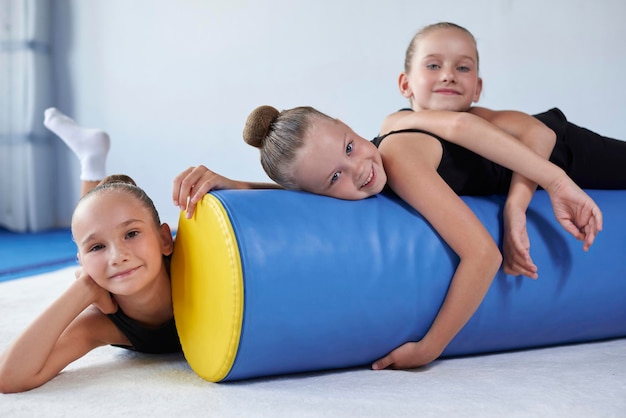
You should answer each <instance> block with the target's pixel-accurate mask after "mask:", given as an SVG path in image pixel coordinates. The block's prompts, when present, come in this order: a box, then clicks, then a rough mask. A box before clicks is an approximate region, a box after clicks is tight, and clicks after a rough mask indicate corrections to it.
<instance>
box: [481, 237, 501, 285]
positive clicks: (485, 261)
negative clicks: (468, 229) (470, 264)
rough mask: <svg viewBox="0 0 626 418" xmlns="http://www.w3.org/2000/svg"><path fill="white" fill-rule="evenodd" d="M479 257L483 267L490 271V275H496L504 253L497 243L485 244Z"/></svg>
mask: <svg viewBox="0 0 626 418" xmlns="http://www.w3.org/2000/svg"><path fill="white" fill-rule="evenodd" d="M477 257H478V258H479V259H480V260H481V264H482V265H483V268H484V269H485V270H486V271H488V272H489V273H490V274H489V275H490V276H492V277H495V275H496V273H497V272H498V270H499V269H500V266H501V265H502V260H503V257H502V253H501V252H500V249H499V248H498V246H497V245H496V243H495V242H494V243H491V244H489V245H485V246H484V247H483V248H482V250H481V251H480V253H479V254H478V255H477Z"/></svg>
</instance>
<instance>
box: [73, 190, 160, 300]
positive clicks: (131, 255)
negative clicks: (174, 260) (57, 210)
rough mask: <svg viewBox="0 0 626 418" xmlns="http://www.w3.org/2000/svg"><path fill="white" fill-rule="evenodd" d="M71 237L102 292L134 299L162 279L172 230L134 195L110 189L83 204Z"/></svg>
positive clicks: (75, 219) (76, 215) (84, 264)
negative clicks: (158, 221) (160, 276)
mask: <svg viewBox="0 0 626 418" xmlns="http://www.w3.org/2000/svg"><path fill="white" fill-rule="evenodd" d="M72 234H73V237H74V240H75V242H76V245H77V246H78V257H79V260H80V264H81V266H82V267H83V269H84V270H85V271H86V272H87V273H88V274H89V275H90V276H91V278H92V279H93V280H94V281H95V282H96V283H97V284H98V285H100V286H101V287H102V288H104V289H106V290H108V291H110V292H112V293H113V294H118V295H131V294H134V293H136V292H139V291H140V290H141V289H143V288H144V287H146V286H148V285H149V284H150V283H152V281H153V280H154V278H155V277H158V276H159V274H163V272H164V271H165V270H164V262H163V255H167V254H170V253H171V244H172V241H171V235H169V234H170V231H169V228H168V227H167V225H161V226H159V225H157V224H156V223H155V221H154V218H153V216H152V214H151V212H150V211H149V210H148V209H147V208H146V207H145V206H144V205H142V204H141V203H140V201H139V200H138V199H137V198H136V197H134V196H132V195H130V194H129V193H126V192H123V191H120V190H106V191H102V192H100V193H97V194H94V195H92V196H89V197H87V198H85V199H83V200H82V201H81V202H80V203H79V205H78V206H77V207H76V210H75V212H74V216H73V218H72Z"/></svg>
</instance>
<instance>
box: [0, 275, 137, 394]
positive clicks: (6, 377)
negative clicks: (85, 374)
mask: <svg viewBox="0 0 626 418" xmlns="http://www.w3.org/2000/svg"><path fill="white" fill-rule="evenodd" d="M92 303H95V304H98V306H99V307H100V308H101V309H105V310H106V311H110V312H114V311H115V309H116V307H115V304H114V303H113V301H112V300H111V297H110V296H109V293H108V292H106V291H105V290H104V289H102V288H100V287H99V286H98V285H97V284H96V283H95V282H94V281H93V280H92V279H91V278H90V277H89V276H87V275H86V274H83V275H81V276H80V277H79V278H78V279H77V280H75V281H74V282H73V283H72V284H71V286H70V287H69V288H68V289H67V290H66V291H65V292H64V293H62V294H61V296H60V297H59V298H58V299H57V300H55V301H54V302H53V303H52V305H50V306H49V307H48V308H47V309H46V310H45V311H44V312H43V313H41V314H40V315H39V317H37V318H36V319H35V320H34V321H33V322H32V323H31V324H30V325H29V326H28V328H26V330H25V331H24V332H23V333H22V334H21V335H20V336H19V337H18V338H17V339H16V340H15V341H14V342H13V343H12V344H11V345H10V346H9V347H8V348H7V350H6V351H5V352H4V353H3V354H2V356H0V392H2V393H12V392H22V391H25V390H29V389H33V388H35V387H38V386H41V385H42V384H44V383H45V382H47V381H49V380H50V379H52V378H53V377H55V376H56V375H57V374H58V373H59V372H60V371H61V370H63V369H64V368H65V367H66V366H67V365H68V364H70V363H71V362H73V361H74V360H76V359H78V358H80V357H82V356H84V355H85V354H86V353H88V352H89V351H91V350H93V349H94V348H96V347H98V346H101V345H106V344H129V342H128V340H127V339H126V337H125V336H123V334H122V333H121V332H120V331H119V330H118V329H117V328H116V327H115V325H114V324H113V323H112V322H111V321H110V320H109V319H108V318H107V317H106V316H105V315H104V314H103V313H102V312H101V311H100V310H99V309H98V308H96V307H95V306H91V307H90V305H91V304H92Z"/></svg>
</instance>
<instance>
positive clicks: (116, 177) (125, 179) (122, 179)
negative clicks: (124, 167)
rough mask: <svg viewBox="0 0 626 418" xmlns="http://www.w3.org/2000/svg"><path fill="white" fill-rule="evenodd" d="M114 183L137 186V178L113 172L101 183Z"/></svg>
mask: <svg viewBox="0 0 626 418" xmlns="http://www.w3.org/2000/svg"><path fill="white" fill-rule="evenodd" d="M112 183H125V184H130V185H133V186H137V183H135V180H133V179H132V178H130V177H129V176H127V175H126V174H112V175H110V176H106V177H105V178H103V179H102V180H101V181H100V183H99V184H100V185H102V184H112Z"/></svg>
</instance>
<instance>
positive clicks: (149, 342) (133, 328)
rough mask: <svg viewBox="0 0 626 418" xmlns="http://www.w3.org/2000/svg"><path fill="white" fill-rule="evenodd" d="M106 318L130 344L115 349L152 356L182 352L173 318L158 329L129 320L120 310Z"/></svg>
mask: <svg viewBox="0 0 626 418" xmlns="http://www.w3.org/2000/svg"><path fill="white" fill-rule="evenodd" d="M107 316H108V317H109V318H110V319H111V321H113V323H114V324H115V326H116V327H118V328H119V329H120V331H122V333H123V334H124V335H125V336H126V338H128V340H129V341H130V343H131V344H132V346H125V345H116V346H117V347H122V348H126V349H129V350H134V351H139V352H142V353H152V354H164V353H176V352H179V351H181V350H182V349H181V346H180V341H179V339H178V333H177V332H176V324H175V323H174V318H172V319H170V320H169V321H167V322H166V323H164V324H163V325H161V326H159V327H156V328H151V327H146V326H144V325H141V324H140V323H139V322H137V321H136V320H134V319H132V318H130V317H129V316H127V315H126V314H125V313H124V312H123V311H122V309H121V308H118V309H117V312H115V313H113V314H108V315H107Z"/></svg>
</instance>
